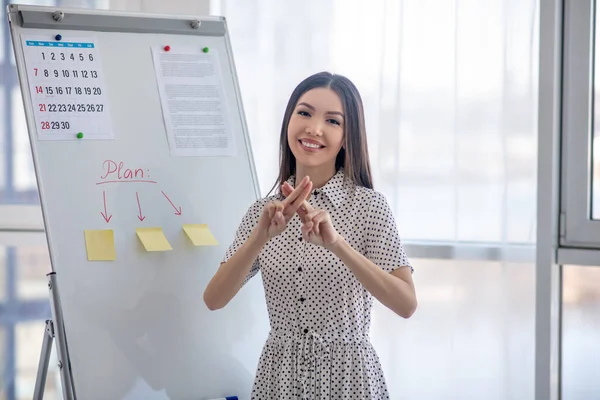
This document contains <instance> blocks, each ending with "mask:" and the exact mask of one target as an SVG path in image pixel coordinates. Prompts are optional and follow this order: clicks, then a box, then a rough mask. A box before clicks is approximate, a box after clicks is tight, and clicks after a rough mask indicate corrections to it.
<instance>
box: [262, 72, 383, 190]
mask: <svg viewBox="0 0 600 400" xmlns="http://www.w3.org/2000/svg"><path fill="white" fill-rule="evenodd" d="M315 88H329V89H331V90H333V91H334V92H335V93H337V95H338V96H339V97H340V99H341V101H342V107H343V112H344V116H345V117H344V146H343V147H342V148H341V149H340V152H339V153H338V155H337V157H336V159H335V169H336V171H338V170H339V169H340V168H341V167H344V176H345V178H346V179H347V180H349V181H351V182H353V183H354V184H355V185H358V186H364V187H367V188H369V189H373V178H372V176H371V165H370V161H369V149H368V147H367V133H366V128H365V113H364V109H363V104H362V99H361V97H360V93H359V92H358V89H357V88H356V86H354V84H353V83H352V82H351V81H350V80H349V79H348V78H346V77H344V76H342V75H335V74H331V73H329V72H319V73H317V74H314V75H311V76H309V77H308V78H306V79H304V80H303V81H302V82H300V83H299V84H298V86H296V88H295V89H294V91H293V92H292V95H291V96H290V99H289V101H288V104H287V107H286V109H285V114H284V116H283V122H282V124H281V136H280V139H279V143H280V144H279V177H278V178H277V182H275V185H274V186H273V188H271V191H270V192H272V191H273V190H274V189H275V188H276V187H279V188H281V185H283V183H284V182H285V181H286V180H288V179H289V177H290V176H292V175H293V174H295V173H296V158H295V157H294V154H293V153H292V150H291V149H290V145H289V143H288V125H289V122H290V118H291V117H292V113H293V112H294V109H295V108H296V104H297V103H298V100H299V99H300V97H302V95H303V94H304V93H306V92H308V91H309V90H312V89H315ZM280 191H281V190H278V192H280Z"/></svg>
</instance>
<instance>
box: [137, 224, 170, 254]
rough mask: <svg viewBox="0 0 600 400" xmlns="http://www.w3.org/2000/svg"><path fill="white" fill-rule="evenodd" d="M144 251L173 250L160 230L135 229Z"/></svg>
mask: <svg viewBox="0 0 600 400" xmlns="http://www.w3.org/2000/svg"><path fill="white" fill-rule="evenodd" d="M135 232H136V233H137V235H138V237H139V238H140V240H141V242H142V244H143V245H144V248H145V249H146V251H165V250H173V248H172V247H171V245H170V244H169V241H168V240H167V238H166V237H165V234H164V233H163V231H162V228H137V229H136V230H135Z"/></svg>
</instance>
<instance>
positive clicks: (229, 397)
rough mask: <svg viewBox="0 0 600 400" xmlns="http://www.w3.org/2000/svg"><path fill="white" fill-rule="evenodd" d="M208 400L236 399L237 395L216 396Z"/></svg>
mask: <svg viewBox="0 0 600 400" xmlns="http://www.w3.org/2000/svg"><path fill="white" fill-rule="evenodd" d="M209 400H238V397H237V396H227V397H217V398H216V399H209Z"/></svg>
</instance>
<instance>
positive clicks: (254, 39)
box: [219, 0, 537, 243]
mask: <svg viewBox="0 0 600 400" xmlns="http://www.w3.org/2000/svg"><path fill="white" fill-rule="evenodd" d="M219 11H220V12H221V13H222V14H223V15H225V16H226V18H227V20H228V26H229V29H230V33H231V36H232V40H233V48H234V55H235V59H236V63H237V68H238V75H239V78H240V85H241V88H242V95H243V100H244V107H245V109H246V116H247V120H248V124H249V129H250V135H251V138H252V143H253V147H254V151H255V154H256V160H257V168H258V172H259V178H260V183H261V188H262V190H263V192H265V193H266V191H267V190H268V189H269V188H270V187H271V186H272V184H273V182H274V180H275V178H276V175H277V145H278V135H279V130H280V124H281V120H282V117H283V111H284V108H285V104H286V101H287V99H288V97H289V95H290V94H291V91H292V90H293V88H294V86H295V85H296V84H297V83H299V82H300V80H302V79H303V78H304V77H306V76H308V75H310V74H312V73H314V72H317V71H321V70H329V71H333V72H336V73H340V74H343V75H346V76H348V77H349V78H350V79H352V80H353V81H354V82H355V84H356V85H357V86H358V87H359V90H360V91H361V94H362V96H363V100H364V102H365V105H366V114H367V126H368V134H369V145H370V151H371V157H372V164H373V168H374V175H375V185H376V189H378V190H381V191H383V192H384V193H385V194H386V195H387V196H388V197H389V198H390V201H391V202H392V204H393V206H394V210H395V212H396V215H397V217H398V220H399V221H400V226H401V230H402V232H401V233H402V234H403V236H404V237H405V238H410V239H425V240H441V241H457V240H458V241H494V242H528V243H532V242H534V239H535V238H534V232H535V229H534V216H535V209H534V207H535V168H536V119H537V117H536V103H537V98H536V93H537V86H536V84H537V64H536V63H537V52H536V49H537V1H536V0H486V1H481V0H373V1H368V2H367V1H362V0H302V1H295V0H294V1H277V0H245V1H233V0H223V2H222V4H221V8H220V10H219Z"/></svg>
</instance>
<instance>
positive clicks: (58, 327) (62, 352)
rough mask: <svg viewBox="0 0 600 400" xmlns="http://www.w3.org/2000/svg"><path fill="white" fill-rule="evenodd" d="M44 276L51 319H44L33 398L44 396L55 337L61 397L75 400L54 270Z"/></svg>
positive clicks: (37, 398)
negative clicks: (48, 291) (48, 292)
mask: <svg viewBox="0 0 600 400" xmlns="http://www.w3.org/2000/svg"><path fill="white" fill-rule="evenodd" d="M46 276H47V277H48V289H50V308H51V310H52V319H49V320H46V329H45V332H44V341H43V343H42V352H41V354H40V363H39V365H38V373H37V378H36V380H35V389H34V392H33V400H42V399H43V398H44V388H45V386H46V377H47V375H48V363H49V362H50V354H51V353H52V342H53V341H54V338H56V339H57V341H56V348H57V354H58V368H59V369H60V378H61V382H62V390H63V398H64V399H65V400H75V399H76V397H75V391H74V389H73V379H72V378H73V376H72V375H71V362H70V360H69V351H68V348H67V338H66V337H65V327H64V324H63V317H62V310H61V308H60V296H59V294H58V286H57V284H56V272H50V273H49V274H47V275H46Z"/></svg>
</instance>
